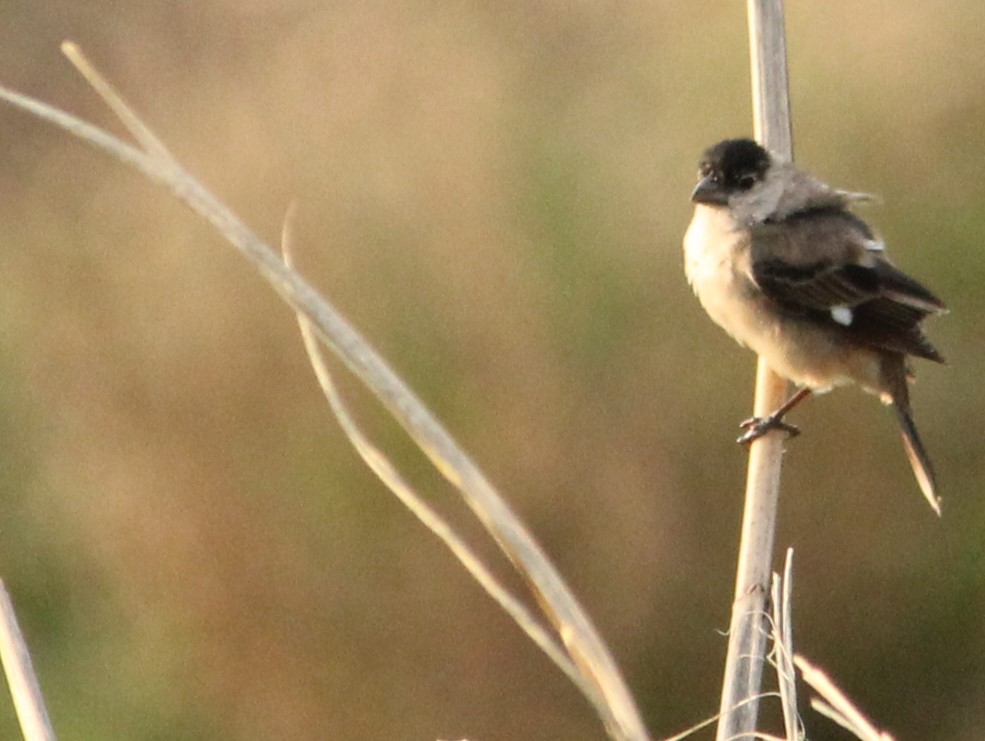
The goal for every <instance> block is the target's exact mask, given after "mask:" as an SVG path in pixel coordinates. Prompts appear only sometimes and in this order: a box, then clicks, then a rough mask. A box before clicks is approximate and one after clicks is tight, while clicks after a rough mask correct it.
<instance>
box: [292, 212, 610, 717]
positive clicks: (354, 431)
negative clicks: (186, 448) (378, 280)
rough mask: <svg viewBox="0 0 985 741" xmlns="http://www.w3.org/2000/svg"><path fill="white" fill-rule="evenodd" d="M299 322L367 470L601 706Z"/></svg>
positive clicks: (323, 383) (316, 368)
mask: <svg viewBox="0 0 985 741" xmlns="http://www.w3.org/2000/svg"><path fill="white" fill-rule="evenodd" d="M294 210H295V209H294V207H293V205H292V207H291V208H290V209H288V213H287V216H286V217H285V219H284V228H283V231H282V233H281V252H282V253H283V255H284V263H285V264H286V265H287V266H288V267H290V268H293V267H294V261H293V252H294V249H293V244H292V243H293V236H292V228H291V227H292V224H293V216H294ZM297 319H298V326H299V328H300V330H301V338H302V340H303V341H304V349H305V351H306V352H307V354H308V360H309V361H310V362H311V368H312V370H313V371H314V373H315V377H316V378H317V379H318V385H319V386H320V387H321V390H322V393H324V395H325V398H326V399H327V400H328V403H329V406H330V407H331V409H332V413H333V414H334V415H335V417H336V419H337V420H338V421H339V425H340V426H341V427H342V431H343V432H345V434H346V437H348V438H349V442H351V443H352V447H354V448H355V449H356V452H358V453H359V455H360V457H361V458H362V459H363V461H364V462H365V463H366V465H367V466H368V467H369V468H370V470H371V471H372V472H373V473H375V474H376V476H377V477H378V478H379V479H380V481H382V482H383V483H384V484H386V486H387V488H388V489H390V491H392V492H393V493H394V494H395V495H396V497H397V498H398V499H400V501H401V502H403V504H404V506H406V507H407V509H409V510H410V511H411V512H413V513H414V515H415V516H416V517H417V518H418V519H419V520H420V521H421V522H422V523H423V524H424V526H425V527H426V528H428V530H430V531H431V532H432V533H434V534H435V535H437V536H438V538H440V539H441V541H442V542H443V543H444V544H445V545H446V546H448V549H449V550H450V551H451V552H452V553H453V554H454V556H455V558H457V559H458V560H459V561H460V562H461V563H462V565H463V566H464V567H465V568H466V570H467V571H468V572H469V573H470V574H472V577H473V578H474V579H475V580H476V581H477V582H479V585H480V586H481V587H482V588H483V589H485V590H486V592H487V593H488V594H489V596H490V597H492V598H493V599H494V600H496V602H498V603H499V604H500V606H501V607H502V608H503V609H504V610H506V612H507V613H509V615H510V617H512V618H513V620H514V621H515V622H516V623H517V625H519V626H520V627H521V628H522V629H523V631H524V632H525V633H526V634H527V635H528V636H529V637H530V640H532V641H533V642H534V643H536V644H537V645H538V646H540V648H541V650H542V651H543V652H544V653H546V654H547V655H548V656H549V657H550V659H551V660H552V661H553V662H554V663H555V664H557V665H558V668H560V669H561V671H563V672H564V673H565V674H566V675H567V677H568V679H570V680H571V681H572V682H574V684H575V686H577V687H578V688H579V689H580V690H581V691H582V693H584V694H585V695H586V696H587V697H589V698H594V700H593V703H594V704H596V705H598V704H600V703H602V698H601V697H599V695H598V692H597V690H596V689H595V687H594V686H593V685H592V684H590V683H588V682H586V681H585V679H584V677H582V676H581V674H579V672H578V669H577V667H575V665H574V664H572V663H571V660H570V659H569V658H568V655H567V654H566V653H565V652H564V649H562V648H561V647H560V646H558V644H557V642H556V641H555V640H554V638H553V636H552V635H551V634H550V633H549V632H548V631H547V630H545V629H544V627H543V626H542V625H541V624H540V622H539V621H538V620H537V618H535V617H534V616H533V614H532V613H531V612H530V611H529V610H528V609H527V608H526V607H525V606H524V605H523V603H522V602H520V600H518V599H517V598H516V597H514V596H513V594H511V593H510V591H509V590H508V589H506V588H505V587H504V586H503V585H502V583H501V582H500V581H499V580H498V579H497V578H496V577H495V576H494V575H493V573H492V571H490V570H489V568H488V567H487V566H486V565H485V564H484V563H483V562H482V560H481V559H479V557H478V556H476V555H475V553H474V552H473V551H472V549H471V548H469V546H468V544H467V543H466V542H465V541H464V540H463V539H462V538H461V537H459V535H458V534H457V533H456V532H455V531H454V529H452V527H451V526H450V525H449V524H448V522H447V521H446V520H445V519H444V518H443V517H442V516H441V515H439V514H438V513H437V512H436V511H435V510H434V508H433V507H431V506H430V505H429V504H428V503H427V502H425V501H424V499H423V498H421V496H420V495H419V494H418V493H417V492H416V491H415V490H414V488H413V487H411V486H410V485H409V484H408V483H407V482H406V480H405V479H404V478H403V476H401V474H400V472H399V471H398V470H397V468H396V466H394V465H393V463H392V461H390V460H389V458H387V456H386V455H385V454H384V453H383V452H382V451H381V450H380V449H379V448H378V447H376V446H375V445H374V444H373V443H372V442H371V441H370V440H369V438H367V437H366V435H365V433H363V431H362V430H361V429H360V428H359V425H358V424H356V421H355V419H353V417H352V414H350V412H349V409H348V407H347V406H346V404H345V401H344V400H343V399H342V395H341V394H340V393H339V390H338V387H337V386H336V385H335V382H334V381H333V380H332V374H331V372H330V371H329V369H328V364H327V363H326V362H325V359H324V358H323V357H322V354H321V351H320V349H319V347H318V338H317V337H316V336H315V332H314V328H313V327H312V326H311V322H310V321H308V320H307V319H306V318H305V317H304V316H303V315H302V314H298V315H297Z"/></svg>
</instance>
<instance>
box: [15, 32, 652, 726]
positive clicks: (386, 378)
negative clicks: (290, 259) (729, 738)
mask: <svg viewBox="0 0 985 741" xmlns="http://www.w3.org/2000/svg"><path fill="white" fill-rule="evenodd" d="M69 48H70V49H71V48H72V47H69ZM73 55H74V56H80V54H79V53H78V50H77V49H74V52H73ZM85 66H86V76H87V78H88V77H95V78H96V79H97V80H100V81H101V80H102V77H101V75H99V74H98V73H97V72H96V71H95V70H94V68H93V67H92V66H91V65H89V64H88V63H86V65H85ZM105 90H110V91H111V90H112V88H111V87H110V86H109V85H108V83H106V84H105V85H104V84H97V85H96V91H97V92H99V93H100V94H103V91H105ZM0 100H4V101H6V102H7V103H9V104H11V105H13V106H15V107H17V108H19V109H21V110H23V111H26V112H28V113H31V114H32V115H34V116H36V117H38V118H40V119H42V120H44V121H47V122H49V123H51V124H53V125H55V126H57V127H59V128H61V129H63V130H65V131H67V132H68V133H70V134H72V135H74V136H76V137H78V138H79V139H81V140H82V141H84V142H85V143H87V144H89V145H90V146H93V147H95V148H97V149H99V150H101V151H103V152H104V153H106V154H108V155H109V156H110V157H112V158H113V159H115V160H117V161H119V162H121V163H123V164H125V165H128V166H129V167H131V168H133V169H135V170H137V171H138V172H140V173H142V174H143V175H144V176H145V177H147V178H148V179H149V180H151V181H152V182H154V183H156V184H158V185H161V186H163V187H164V188H166V189H168V190H170V191H171V193H172V194H173V195H174V196H175V197H176V198H178V199H179V200H180V201H182V202H183V203H185V204H186V205H187V206H188V207H189V208H191V209H192V210H193V211H194V212H195V213H197V214H199V215H200V216H201V217H202V218H204V219H205V220H206V221H208V222H209V223H210V224H212V225H213V226H214V227H215V228H216V229H217V230H218V231H219V232H220V233H221V234H222V235H223V236H224V237H225V238H226V239H227V240H228V241H229V242H230V243H231V244H232V245H233V246H234V247H236V249H237V250H239V252H240V253H241V254H242V255H243V256H244V257H246V258H247V259H248V260H249V261H250V262H251V263H252V264H253V265H254V266H255V267H256V269H257V271H258V272H259V273H260V275H261V276H262V277H263V278H264V279H265V280H266V281H267V282H268V283H269V284H270V285H271V287H273V289H274V290H275V291H276V292H277V293H278V294H279V295H280V297H281V298H282V299H283V300H284V301H285V302H286V303H287V304H288V305H289V306H290V307H291V309H292V310H293V311H294V312H296V313H297V314H299V315H301V316H304V317H305V319H306V320H308V321H310V322H311V324H312V326H313V327H314V330H315V332H316V333H317V335H318V338H319V340H321V341H322V342H324V343H325V344H326V345H327V346H328V347H329V349H331V350H332V352H333V353H335V355H336V356H337V357H338V358H339V359H340V360H341V361H342V362H343V363H344V364H345V365H346V366H347V367H348V368H349V370H351V371H352V372H353V374H355V375H356V377H357V378H359V379H360V381H362V382H363V383H364V384H365V385H366V387H367V388H368V389H369V390H370V391H371V392H372V393H373V394H374V395H375V396H376V398H377V399H379V401H380V402H381V403H382V404H383V405H384V407H385V408H386V409H387V410H388V411H389V412H390V414H391V415H392V416H393V417H394V419H395V420H396V421H397V422H398V423H399V424H400V425H401V426H402V427H403V428H404V429H405V430H406V431H407V433H408V434H409V435H410V436H411V438H412V439H413V440H414V441H415V442H416V443H417V445H418V446H419V447H420V448H421V450H422V451H423V452H424V453H425V455H427V456H428V457H429V458H430V459H431V461H432V463H433V464H434V465H435V466H436V467H437V468H438V469H439V470H440V471H441V472H442V474H443V475H444V476H445V477H446V478H447V479H448V480H449V481H451V482H452V483H453V484H454V485H455V486H456V487H457V488H458V489H459V491H460V492H461V494H462V496H463V498H464V499H465V501H466V503H467V504H468V506H469V507H470V508H471V509H472V511H473V512H474V513H475V515H476V516H477V517H478V518H479V520H480V521H481V522H482V524H483V525H484V526H485V527H486V529H487V530H488V531H489V532H490V533H491V534H492V536H493V538H494V539H495V540H496V542H497V544H498V545H499V546H500V548H501V549H502V551H503V552H504V553H505V554H506V556H507V557H508V558H509V559H510V560H511V561H512V562H513V563H514V565H515V566H516V567H517V569H518V570H519V571H520V573H521V574H522V575H523V576H524V577H525V578H526V579H527V581H528V584H529V585H530V587H531V589H532V590H533V592H534V594H535V596H536V597H537V599H538V601H539V603H540V605H541V608H542V609H543V610H544V611H545V613H546V614H547V616H548V617H549V619H550V620H551V621H552V622H553V624H554V626H555V628H556V629H557V631H558V634H559V635H560V636H561V638H562V640H563V642H564V645H565V648H566V649H567V651H568V654H569V656H570V657H571V659H572V661H573V663H574V664H575V665H576V666H577V667H578V670H579V672H580V673H581V675H582V676H583V677H584V679H585V681H586V682H588V683H590V684H592V685H593V686H595V687H596V688H597V690H598V691H597V693H594V694H595V695H596V696H598V697H601V698H603V700H604V703H603V704H602V705H601V706H599V705H595V707H596V711H597V712H598V713H599V715H600V717H601V718H602V720H603V722H604V723H605V725H606V729H607V730H608V732H609V734H610V735H611V736H612V737H613V738H620V739H647V738H649V735H648V733H647V731H646V728H645V727H644V725H643V722H642V719H641V718H640V715H639V711H638V710H637V708H636V705H635V702H634V701H633V699H632V696H631V695H630V693H629V690H628V688H627V687H626V684H625V681H624V680H623V678H622V675H621V674H620V672H619V670H618V668H617V666H616V663H615V661H614V660H613V658H612V656H611V654H610V653H609V651H608V649H607V648H606V646H605V644H604V642H603V641H602V639H601V637H600V636H599V634H598V631H597V630H596V629H595V627H594V625H593V624H592V622H591V620H590V619H589V618H588V616H587V614H586V613H585V611H584V609H583V608H582V607H581V605H580V604H579V603H578V601H577V599H576V598H575V596H574V594H573V593H572V592H571V590H570V589H569V587H568V586H567V584H566V583H565V582H564V580H563V579H562V578H561V576H560V574H558V572H557V570H556V569H555V568H554V566H553V565H552V564H551V562H550V560H549V559H548V558H547V556H546V554H545V553H544V552H543V550H542V549H541V548H540V546H539V545H538V544H537V542H536V541H535V540H534V539H533V537H532V536H531V535H530V534H529V532H528V531H527V530H526V528H525V527H524V526H523V524H522V523H521V522H520V521H519V519H518V518H517V517H516V515H515V514H514V513H513V512H512V510H511V509H510V507H509V506H508V505H507V504H506V502H505V501H504V500H503V498H502V497H501V496H500V495H499V493H498V492H497V491H496V490H495V488H494V487H493V486H492V484H491V483H490V482H489V480H488V479H487V478H486V476H485V474H483V473H482V471H481V470H480V469H479V468H478V466H477V465H476V464H475V463H474V462H473V461H472V460H471V458H469V456H468V455H466V454H465V452H464V451H463V450H462V449H461V447H460V446H459V445H458V444H457V443H456V442H455V440H454V439H453V438H452V437H451V435H450V434H449V433H448V432H447V430H445V428H444V426H443V425H441V423H440V422H439V421H438V420H437V419H436V418H435V417H434V415H433V414H432V413H431V412H430V411H429V410H428V409H427V408H426V407H425V406H424V405H423V404H422V403H421V401H420V400H419V399H418V398H417V396H416V395H415V394H414V393H413V392H412V391H411V390H410V388H409V387H408V386H407V384H406V383H404V381H403V380H402V379H401V378H400V377H399V376H398V375H397V374H396V373H395V372H394V371H393V370H392V369H391V368H390V366H389V365H388V364H387V363H386V361H384V360H383V358H382V357H381V356H380V355H379V354H378V353H377V352H376V351H375V350H374V349H373V348H372V347H371V346H370V345H369V343H368V342H367V341H366V340H365V339H364V338H363V337H362V336H361V335H360V334H359V333H358V332H357V331H356V330H355V328H354V327H353V326H352V325H351V324H349V322H348V321H347V320H346V319H345V318H344V317H343V316H342V315H341V314H340V313H339V312H338V311H337V310H336V309H335V308H334V307H333V306H332V305H331V304H329V303H328V302H327V301H326V300H325V299H323V298H322V297H321V296H320V295H319V294H318V292H317V291H316V290H315V289H314V288H313V287H312V286H311V285H309V284H308V283H307V282H306V281H305V280H304V279H303V278H302V277H301V276H300V275H298V273H296V272H295V271H293V270H291V269H290V268H288V267H287V266H286V265H285V264H284V263H283V262H282V261H281V259H280V258H279V256H278V255H277V253H276V252H274V251H273V250H272V249H271V248H270V247H269V246H267V245H266V244H265V243H264V242H263V241H262V240H261V239H260V238H259V237H257V236H256V235H255V234H254V233H253V231H252V230H250V229H249V227H247V226H246V224H245V223H243V221H242V220H241V219H240V218H239V217H237V216H236V214H234V213H233V212H232V211H231V210H230V209H229V208H228V207H227V206H225V205H224V204H223V203H222V202H221V201H219V200H218V199H217V198H216V197H215V196H214V195H213V194H212V193H211V192H210V191H209V190H208V189H207V188H205V187H204V186H203V185H202V184H201V183H199V182H198V181H197V180H195V179H194V178H193V177H192V176H191V175H190V174H189V173H188V172H187V171H185V170H184V168H183V167H181V165H180V163H178V162H177V161H176V160H174V159H172V158H171V156H170V154H167V150H166V149H163V145H162V146H161V148H158V146H156V145H155V144H154V143H153V142H155V141H156V137H153V135H151V139H147V138H145V136H144V135H143V134H140V135H138V136H139V140H140V142H141V144H142V146H144V147H145V149H146V150H147V151H141V150H140V149H137V148H135V147H133V146H130V145H128V144H125V143H124V142H122V141H120V140H119V139H117V138H116V137H114V136H112V135H111V134H108V133H107V132H106V131H103V130H102V129H99V128H98V127H96V126H93V125H91V124H88V123H86V122H85V121H82V120H81V119H79V118H76V117H75V116H71V115H69V114H67V113H65V112H63V111H60V110H58V109H56V108H54V107H52V106H49V105H47V104H45V103H42V102H40V101H38V100H35V99H33V98H30V97H28V96H25V95H22V94H20V93H17V92H15V91H13V90H9V89H7V88H3V87H0ZM107 103H108V105H109V106H110V108H112V109H113V110H114V111H118V110H122V111H123V113H122V114H120V113H118V115H121V117H123V118H124V119H125V125H127V127H128V128H129V129H130V130H131V131H132V130H134V126H137V128H138V129H139V130H140V131H142V132H143V131H147V132H149V129H147V127H145V126H144V125H143V124H142V123H139V124H135V123H134V122H139V120H140V119H139V117H138V116H137V115H136V114H135V113H133V111H132V110H131V109H130V108H129V106H127V105H126V104H125V102H124V101H123V100H122V99H121V98H119V96H117V95H116V94H115V93H112V95H111V101H110V100H108V101H107ZM162 150H163V152H162ZM588 699H589V700H590V701H593V700H594V698H593V697H591V696H590V697H589V698H588Z"/></svg>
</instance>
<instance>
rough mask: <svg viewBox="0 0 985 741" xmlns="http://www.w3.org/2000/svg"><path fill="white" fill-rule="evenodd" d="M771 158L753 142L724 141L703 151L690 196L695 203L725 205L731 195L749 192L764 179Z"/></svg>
mask: <svg viewBox="0 0 985 741" xmlns="http://www.w3.org/2000/svg"><path fill="white" fill-rule="evenodd" d="M769 166H770V155H769V152H767V151H766V150H765V149H763V148H762V147H761V146H759V145H758V144H757V143H756V142H754V141H753V140H752V139H726V140H725V141H721V142H719V143H718V144H716V145H715V146H713V147H711V148H709V149H708V150H706V151H705V153H704V156H703V157H702V158H701V164H700V166H699V170H698V176H699V177H700V178H701V179H700V180H699V182H698V185H697V187H696V188H695V189H694V192H693V193H692V194H691V200H692V201H694V202H695V203H704V204H707V205H715V206H724V205H726V204H727V203H728V199H729V196H730V195H733V194H734V193H740V192H742V191H746V190H749V189H750V188H752V187H753V186H754V185H755V184H756V183H758V182H760V181H761V180H762V179H763V176H764V175H765V174H766V171H767V170H768V169H769Z"/></svg>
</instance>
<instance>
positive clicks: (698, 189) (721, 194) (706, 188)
mask: <svg viewBox="0 0 985 741" xmlns="http://www.w3.org/2000/svg"><path fill="white" fill-rule="evenodd" d="M691 201H692V202H694V203H704V204H707V205H709V206H725V205H728V194H726V193H725V190H724V189H723V188H722V185H721V183H719V182H718V181H716V180H715V178H714V176H713V175H705V176H704V177H703V178H701V180H700V181H699V182H698V184H697V185H696V186H695V188H694V192H693V193H692V194H691Z"/></svg>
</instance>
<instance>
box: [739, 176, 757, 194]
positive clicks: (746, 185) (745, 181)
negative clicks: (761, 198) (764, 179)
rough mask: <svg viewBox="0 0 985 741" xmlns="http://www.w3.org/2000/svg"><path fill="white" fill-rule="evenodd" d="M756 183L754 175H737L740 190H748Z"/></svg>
mask: <svg viewBox="0 0 985 741" xmlns="http://www.w3.org/2000/svg"><path fill="white" fill-rule="evenodd" d="M755 184H756V176H755V175H751V174H749V173H746V174H745V175H741V176H739V187H740V188H742V190H749V189H750V188H751V187H752V186H754V185H755Z"/></svg>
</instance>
